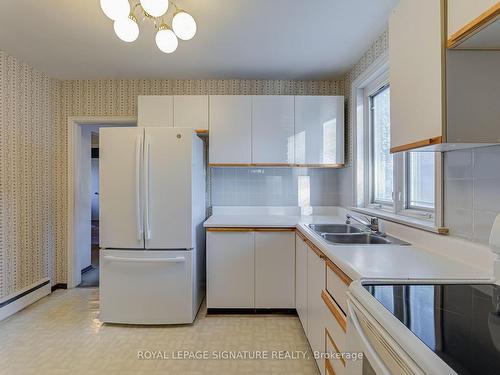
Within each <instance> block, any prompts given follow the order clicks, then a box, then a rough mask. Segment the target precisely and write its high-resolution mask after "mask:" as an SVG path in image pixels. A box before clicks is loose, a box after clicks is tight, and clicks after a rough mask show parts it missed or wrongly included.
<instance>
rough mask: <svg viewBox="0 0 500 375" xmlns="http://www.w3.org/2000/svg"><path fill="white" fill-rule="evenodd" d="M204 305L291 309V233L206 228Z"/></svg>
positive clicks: (292, 233)
mask: <svg viewBox="0 0 500 375" xmlns="http://www.w3.org/2000/svg"><path fill="white" fill-rule="evenodd" d="M207 307H208V308H294V307H295V241H294V232H293V231H292V230H280V231H268V230H266V231H259V230H257V231H254V230H252V229H246V228H241V229H239V230H235V229H228V230H217V231H212V230H208V231H207Z"/></svg>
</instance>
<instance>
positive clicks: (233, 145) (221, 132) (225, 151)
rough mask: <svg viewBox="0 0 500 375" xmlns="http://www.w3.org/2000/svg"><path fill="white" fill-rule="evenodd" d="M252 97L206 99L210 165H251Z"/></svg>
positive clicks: (218, 96) (215, 97)
mask: <svg viewBox="0 0 500 375" xmlns="http://www.w3.org/2000/svg"><path fill="white" fill-rule="evenodd" d="M251 137H252V97H251V96H243V95H241V96H234V95H225V96H224V95H213V96H210V147H209V163H210V164H250V163H251V162H252V143H251Z"/></svg>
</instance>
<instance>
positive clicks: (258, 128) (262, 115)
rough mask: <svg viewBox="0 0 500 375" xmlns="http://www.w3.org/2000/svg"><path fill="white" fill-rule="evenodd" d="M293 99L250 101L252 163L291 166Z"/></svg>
mask: <svg viewBox="0 0 500 375" xmlns="http://www.w3.org/2000/svg"><path fill="white" fill-rule="evenodd" d="M293 100H294V98H293V96H285V95H281V96H269V95H260V96H253V97H252V162H253V163H262V164H293V163H294V162H295V157H294V104H293Z"/></svg>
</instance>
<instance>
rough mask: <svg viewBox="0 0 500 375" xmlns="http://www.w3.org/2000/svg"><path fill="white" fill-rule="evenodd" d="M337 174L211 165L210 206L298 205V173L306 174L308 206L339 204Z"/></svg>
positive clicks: (323, 170) (323, 169)
mask: <svg viewBox="0 0 500 375" xmlns="http://www.w3.org/2000/svg"><path fill="white" fill-rule="evenodd" d="M338 174H339V171H338V170H336V169H327V168H317V169H316V168H314V169H313V168H311V169H308V168H211V169H210V184H211V189H210V191H211V197H210V200H211V202H210V203H211V205H212V206H298V205H299V190H298V186H299V176H309V190H310V191H309V195H310V197H309V198H310V199H309V202H310V205H312V206H336V205H338V204H339V189H338V182H339V179H338Z"/></svg>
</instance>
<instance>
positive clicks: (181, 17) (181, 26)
mask: <svg viewBox="0 0 500 375" xmlns="http://www.w3.org/2000/svg"><path fill="white" fill-rule="evenodd" d="M172 29H173V30H174V32H175V35H177V36H178V37H179V39H182V40H189V39H191V38H193V36H194V34H196V22H195V20H194V18H193V17H192V16H191V15H190V14H189V13H186V12H179V13H177V14H176V15H175V16H174V19H173V20H172Z"/></svg>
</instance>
